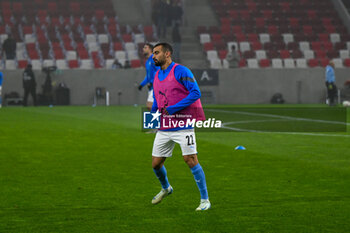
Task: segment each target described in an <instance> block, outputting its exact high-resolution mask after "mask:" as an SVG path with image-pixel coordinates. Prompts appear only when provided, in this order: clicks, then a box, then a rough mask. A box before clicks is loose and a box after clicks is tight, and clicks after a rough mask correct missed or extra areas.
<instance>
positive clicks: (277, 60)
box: [272, 58, 283, 68]
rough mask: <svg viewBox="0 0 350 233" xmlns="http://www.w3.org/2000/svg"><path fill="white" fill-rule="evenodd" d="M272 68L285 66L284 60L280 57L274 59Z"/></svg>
mask: <svg viewBox="0 0 350 233" xmlns="http://www.w3.org/2000/svg"><path fill="white" fill-rule="evenodd" d="M272 68H283V64H282V60H281V59H280V58H274V59H272Z"/></svg>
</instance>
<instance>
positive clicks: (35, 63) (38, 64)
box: [31, 60, 42, 70]
mask: <svg viewBox="0 0 350 233" xmlns="http://www.w3.org/2000/svg"><path fill="white" fill-rule="evenodd" d="M31 64H32V66H33V67H32V68H33V70H41V68H42V66H41V61H40V60H32V61H31Z"/></svg>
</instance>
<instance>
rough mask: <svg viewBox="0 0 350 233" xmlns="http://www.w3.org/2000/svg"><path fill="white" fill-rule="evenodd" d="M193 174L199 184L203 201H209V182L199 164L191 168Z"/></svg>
mask: <svg viewBox="0 0 350 233" xmlns="http://www.w3.org/2000/svg"><path fill="white" fill-rule="evenodd" d="M191 172H192V174H193V176H194V180H195V181H196V183H197V186H198V189H199V192H200V193H201V199H209V196H208V190H207V182H206V181H205V174H204V171H203V169H202V167H201V165H200V164H199V163H198V164H197V165H196V166H194V167H193V168H191Z"/></svg>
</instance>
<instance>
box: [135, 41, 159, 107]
mask: <svg viewBox="0 0 350 233" xmlns="http://www.w3.org/2000/svg"><path fill="white" fill-rule="evenodd" d="M152 53H153V45H152V44H150V43H146V44H145V45H144V46H143V55H144V56H145V58H147V60H146V63H145V68H146V76H145V78H144V80H143V81H142V82H141V83H140V85H139V88H138V89H139V91H141V90H142V88H143V87H144V86H146V85H148V97H147V102H146V106H147V108H148V109H149V110H151V108H152V105H153V79H154V75H155V73H156V72H157V71H158V70H159V67H158V66H156V65H155V64H154V61H153V54H152Z"/></svg>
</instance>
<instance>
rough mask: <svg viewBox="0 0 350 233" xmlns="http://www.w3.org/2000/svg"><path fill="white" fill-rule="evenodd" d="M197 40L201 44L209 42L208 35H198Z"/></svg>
mask: <svg viewBox="0 0 350 233" xmlns="http://www.w3.org/2000/svg"><path fill="white" fill-rule="evenodd" d="M199 40H200V43H201V44H205V43H208V42H210V41H211V40H210V35H209V34H200V35H199Z"/></svg>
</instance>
